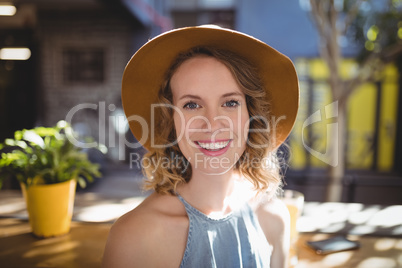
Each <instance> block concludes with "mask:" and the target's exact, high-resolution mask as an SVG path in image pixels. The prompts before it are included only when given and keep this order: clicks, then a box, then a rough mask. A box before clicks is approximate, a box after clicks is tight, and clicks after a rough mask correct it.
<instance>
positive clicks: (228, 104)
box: [223, 100, 240, 107]
mask: <svg viewBox="0 0 402 268" xmlns="http://www.w3.org/2000/svg"><path fill="white" fill-rule="evenodd" d="M239 105H240V102H238V101H236V100H230V101H227V102H225V103H224V104H223V106H224V107H237V106H239Z"/></svg>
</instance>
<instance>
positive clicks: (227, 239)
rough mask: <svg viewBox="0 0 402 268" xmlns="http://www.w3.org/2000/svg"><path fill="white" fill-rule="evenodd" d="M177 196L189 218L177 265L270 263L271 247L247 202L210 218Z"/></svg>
mask: <svg viewBox="0 0 402 268" xmlns="http://www.w3.org/2000/svg"><path fill="white" fill-rule="evenodd" d="M177 196H178V198H179V199H180V201H181V202H182V203H183V204H184V206H185V208H186V211H187V215H188V218H189V221H190V226H189V231H188V237H187V245H186V249H185V252H184V256H183V259H182V261H181V264H180V267H181V268H186V267H191V268H197V267H203V268H206V267H217V268H224V267H230V268H237V267H247V268H248V267H261V268H262V267H264V268H266V267H269V266H270V259H271V253H272V247H271V246H270V245H269V243H268V241H267V240H266V238H265V235H264V233H263V231H262V229H261V227H260V225H259V223H258V219H257V217H256V215H255V214H254V212H253V211H252V209H251V207H250V206H249V205H248V204H245V205H244V206H243V207H242V208H240V209H238V210H235V211H233V212H231V213H230V214H229V215H227V216H226V217H224V218H221V219H213V218H210V217H208V216H207V215H205V214H204V213H202V212H200V211H199V210H197V209H196V208H194V207H192V206H191V205H190V204H189V203H187V202H186V201H185V200H184V199H183V198H182V197H181V196H180V195H177Z"/></svg>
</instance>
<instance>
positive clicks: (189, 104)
mask: <svg viewBox="0 0 402 268" xmlns="http://www.w3.org/2000/svg"><path fill="white" fill-rule="evenodd" d="M183 108H184V109H188V110H194V109H198V108H200V106H199V105H198V104H197V103H195V102H192V101H191V102H187V103H186V104H184V106H183Z"/></svg>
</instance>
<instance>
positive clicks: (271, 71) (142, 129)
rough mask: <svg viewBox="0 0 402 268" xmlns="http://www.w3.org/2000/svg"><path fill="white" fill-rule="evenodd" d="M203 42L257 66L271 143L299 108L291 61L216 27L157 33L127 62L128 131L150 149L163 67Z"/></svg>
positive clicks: (289, 125)
mask: <svg viewBox="0 0 402 268" xmlns="http://www.w3.org/2000/svg"><path fill="white" fill-rule="evenodd" d="M198 46H207V47H215V48H218V49H225V50H229V51H232V52H234V53H236V54H238V55H239V56H241V57H243V58H245V59H247V60H248V61H249V62H250V63H251V64H253V65H254V66H256V67H257V70H258V72H259V75H260V78H261V79H262V82H263V85H264V87H265V89H266V91H267V94H266V96H267V99H268V101H269V103H270V111H269V112H270V114H269V115H267V117H268V116H269V119H270V120H271V122H272V124H273V127H274V128H273V129H271V131H274V132H272V133H275V134H274V135H275V136H276V140H275V147H278V146H279V145H280V144H282V143H283V142H284V141H285V140H286V138H287V137H288V135H289V134H290V132H291V130H292V128H293V125H294V123H295V120H296V115H297V111H298V107H299V87H298V80H297V75H296V71H295V68H294V65H293V63H292V61H291V60H290V59H289V58H288V57H286V56H285V55H283V54H281V53H280V52H278V51H277V50H275V49H273V48H272V47H270V46H268V45H267V44H265V43H264V42H262V41H260V40H258V39H256V38H254V37H252V36H249V35H246V34H243V33H240V32H237V31H234V30H228V29H224V28H220V27H205V26H199V27H186V28H180V29H175V30H172V31H169V32H166V33H163V34H161V35H159V36H157V37H155V38H153V39H151V40H150V41H148V42H147V43H146V44H145V45H144V46H142V47H141V48H140V49H139V50H138V51H137V52H136V53H135V54H134V55H133V57H132V58H131V59H130V61H129V62H128V64H127V66H126V68H125V70H124V74H123V81H122V102H123V109H124V112H125V114H126V116H127V119H128V121H129V125H130V129H131V132H132V133H133V134H134V136H135V138H136V139H137V140H138V141H139V142H140V144H141V145H142V146H144V147H145V148H147V149H149V148H151V147H152V146H151V135H152V134H153V133H152V131H153V126H154V124H152V121H151V120H152V119H153V118H151V110H152V109H151V105H152V104H156V103H157V95H158V91H159V89H160V87H161V85H162V84H163V82H164V80H165V75H166V72H167V70H168V69H169V68H170V66H171V64H172V62H173V61H174V59H175V58H176V57H177V55H178V54H179V53H181V52H185V51H188V50H189V49H191V48H193V47H198Z"/></svg>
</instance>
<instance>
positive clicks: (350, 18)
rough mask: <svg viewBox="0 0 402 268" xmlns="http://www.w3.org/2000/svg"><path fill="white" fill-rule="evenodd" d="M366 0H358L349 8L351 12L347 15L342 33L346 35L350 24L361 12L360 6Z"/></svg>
mask: <svg viewBox="0 0 402 268" xmlns="http://www.w3.org/2000/svg"><path fill="white" fill-rule="evenodd" d="M365 1H366V0H356V2H355V3H354V5H353V6H352V7H351V8H350V9H349V12H348V13H347V14H346V17H345V19H344V22H343V29H342V31H341V34H342V35H345V34H346V32H347V30H348V28H349V26H350V25H351V24H352V22H353V21H354V20H355V19H356V17H357V14H358V13H359V8H360V5H361V4H362V2H365Z"/></svg>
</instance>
